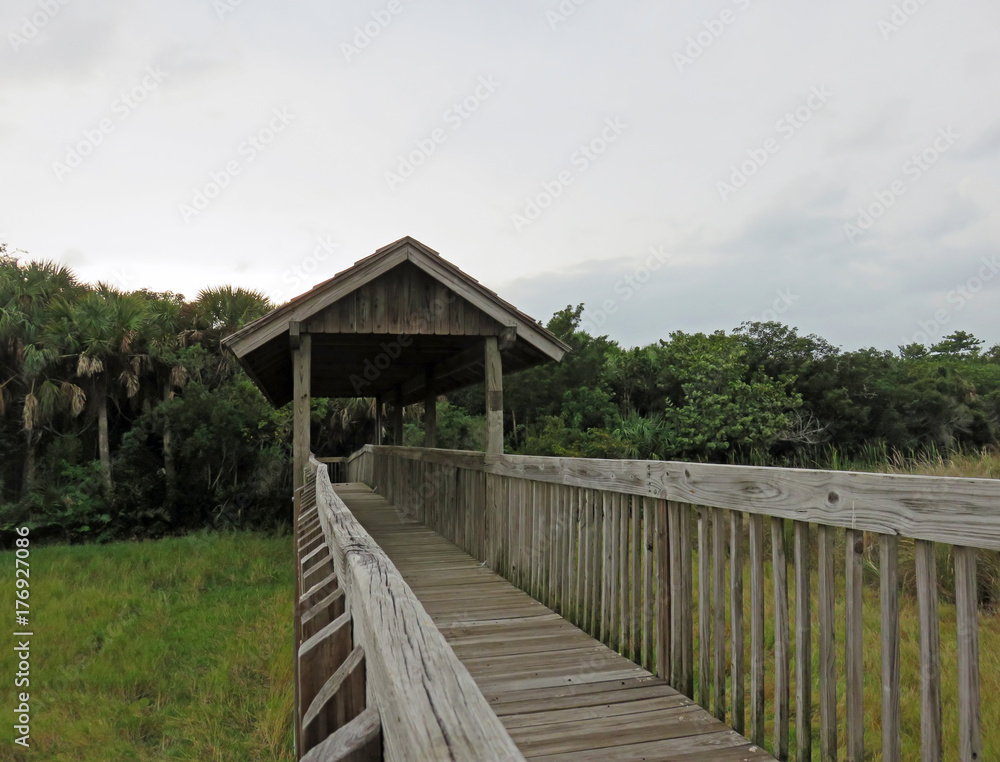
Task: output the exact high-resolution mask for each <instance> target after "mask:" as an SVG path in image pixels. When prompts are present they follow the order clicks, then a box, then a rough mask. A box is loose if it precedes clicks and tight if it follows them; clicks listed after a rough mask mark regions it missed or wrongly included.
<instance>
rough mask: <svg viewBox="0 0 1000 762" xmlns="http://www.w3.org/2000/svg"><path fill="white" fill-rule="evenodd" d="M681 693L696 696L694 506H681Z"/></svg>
mask: <svg viewBox="0 0 1000 762" xmlns="http://www.w3.org/2000/svg"><path fill="white" fill-rule="evenodd" d="M681 508H682V510H681V521H680V526H681V594H682V595H683V596H684V597H683V602H682V605H681V619H682V624H681V643H682V648H681V654H682V663H681V686H682V689H681V693H683V694H684V695H685V696H694V573H693V566H692V562H691V514H692V513H693V512H694V509H693V507H692V506H688V505H682V506H681Z"/></svg>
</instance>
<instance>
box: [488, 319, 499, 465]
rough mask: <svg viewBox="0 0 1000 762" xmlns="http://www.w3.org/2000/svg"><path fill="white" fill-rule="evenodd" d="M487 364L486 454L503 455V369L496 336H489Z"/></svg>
mask: <svg viewBox="0 0 1000 762" xmlns="http://www.w3.org/2000/svg"><path fill="white" fill-rule="evenodd" d="M485 345H486V346H485V358H484V360H485V363H486V454H487V455H502V454H503V368H502V362H501V359H500V349H499V345H498V343H497V337H496V336H487V337H486V342H485Z"/></svg>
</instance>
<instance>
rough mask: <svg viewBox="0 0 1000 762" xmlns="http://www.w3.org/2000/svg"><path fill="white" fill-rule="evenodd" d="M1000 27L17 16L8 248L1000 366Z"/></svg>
mask: <svg viewBox="0 0 1000 762" xmlns="http://www.w3.org/2000/svg"><path fill="white" fill-rule="evenodd" d="M998 29H1000V4H997V3H996V2H995V0H949V1H948V2H944V0H923V1H922V2H918V0H906V2H901V3H900V2H893V1H891V0H843V1H842V2H838V3H826V4H820V3H801V2H791V1H790V0H783V1H782V0H769V1H767V2H765V1H764V0H714V1H712V2H698V3H695V2H688V3H683V2H676V1H674V2H665V1H664V0H648V1H645V2H640V1H633V2H609V1H608V0H563V2H558V0H552V1H550V2H544V1H529V0H504V2H490V3H486V2H457V0H455V1H453V2H444V1H443V0H385V1H381V0H377V1H375V2H352V3H343V2H341V3H329V2H320V0H300V1H299V2H294V3H278V2H274V1H273V0H272V1H271V2H267V1H266V0H242V1H241V0H171V1H170V2H165V1H164V2H158V3H153V2H143V1H142V0H133V1H126V0H120V1H119V2H111V1H102V0H4V2H3V7H2V11H0V31H2V32H3V34H4V37H5V39H4V40H3V41H0V49H2V51H3V52H2V53H0V66H2V78H0V168H2V179H3V182H2V184H0V241H6V242H7V243H8V244H9V245H10V247H11V248H17V249H21V250H24V251H26V252H27V253H28V255H29V256H31V257H34V258H48V259H55V260H58V261H61V262H64V263H66V264H68V265H70V266H72V267H73V268H74V269H75V270H76V272H77V273H78V274H79V275H80V276H81V277H83V278H85V279H87V280H91V281H96V280H104V281H109V282H112V283H114V284H116V285H118V286H119V287H122V288H128V289H135V288H142V287H147V288H151V289H154V290H173V291H178V292H182V293H184V294H186V295H187V296H188V297H189V298H193V297H194V296H196V294H197V292H198V291H199V290H200V289H202V288H204V287H208V286H215V285H222V284H233V285H239V286H244V287H249V288H256V289H260V290H262V291H264V292H265V293H268V294H270V295H271V296H272V297H273V298H275V299H276V300H277V301H282V300H287V299H288V298H290V297H292V296H294V295H296V294H298V293H300V292H302V291H304V290H306V289H307V288H309V287H311V286H312V285H314V284H315V283H316V282H319V281H321V280H325V279H326V278H328V277H330V276H332V275H333V274H334V273H335V272H337V271H339V270H342V269H344V268H345V267H347V266H349V265H350V264H352V263H353V262H354V261H356V260H357V259H360V258H361V257H363V256H365V255H367V254H369V253H371V252H372V251H374V250H375V249H376V248H378V247H380V246H382V245H384V244H386V243H389V242H391V241H393V240H396V239H397V238H399V237H401V236H403V235H412V236H414V237H416V238H418V239H420V240H421V241H423V242H424V243H426V244H427V245H428V246H430V247H432V248H434V249H436V250H437V251H439V252H440V253H441V254H442V255H443V256H444V257H446V258H447V259H449V260H451V261H452V262H454V263H455V264H457V265H458V266H459V267H461V268H463V269H464V270H466V271H467V272H468V273H470V274H471V275H473V276H474V277H476V278H478V279H479V280H480V281H482V282H484V283H485V284H486V285H488V286H490V287H491V288H494V289H495V290H497V291H498V292H499V293H500V294H501V296H504V297H505V298H507V299H509V300H510V301H512V302H514V303H515V304H516V305H517V306H519V307H521V308H522V309H524V310H525V311H527V312H528V313H529V314H532V315H534V316H535V317H537V318H540V319H542V320H545V319H547V318H548V317H549V316H550V315H551V314H552V313H553V312H554V311H555V310H557V309H560V308H561V307H564V306H565V305H567V304H570V303H573V304H576V303H579V302H584V303H586V305H587V308H588V309H587V312H586V313H585V314H586V317H587V326H588V328H589V329H590V330H591V331H592V332H597V333H602V334H604V333H606V334H608V335H609V336H611V337H612V338H613V339H616V340H617V341H619V342H621V343H622V344H625V345H634V344H643V343H648V342H651V341H655V340H656V339H657V338H660V337H665V336H667V335H668V334H669V332H670V331H674V330H685V331H696V330H697V331H712V330H716V329H727V330H728V329H732V328H734V327H735V326H737V325H739V324H740V323H741V322H743V321H745V320H755V319H768V318H777V319H779V320H781V321H783V322H785V323H788V324H790V325H794V326H797V327H798V328H799V329H800V330H801V331H803V332H806V333H817V334H820V335H821V336H824V337H826V338H828V339H829V340H831V341H832V342H833V343H834V344H837V345H840V346H843V347H844V348H845V349H854V348H857V347H861V346H877V347H880V348H891V349H895V347H896V346H897V345H899V344H902V343H908V342H909V341H912V340H914V339H916V340H928V339H929V340H931V341H933V340H936V339H938V338H939V337H940V336H942V335H944V334H946V333H950V332H951V331H953V330H956V329H964V330H969V331H972V332H973V333H975V334H976V335H978V336H979V337H981V338H983V339H985V340H986V341H987V342H988V344H993V343H997V342H1000V321H997V319H996V318H997V315H998V307H1000V278H998V277H995V276H996V275H997V274H998V273H1000V246H998V243H1000V215H998V214H997V211H996V210H997V208H998V202H1000V118H998V116H1000V114H998V110H1000V107H998V103H1000V98H998V95H1000V45H998V44H997V41H996V40H997V32H998Z"/></svg>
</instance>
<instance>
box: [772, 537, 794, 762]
mask: <svg viewBox="0 0 1000 762" xmlns="http://www.w3.org/2000/svg"><path fill="white" fill-rule="evenodd" d="M771 551H772V565H773V577H774V756H775V757H777V758H778V759H779V760H784V759H788V733H789V715H790V706H789V705H790V676H791V670H790V665H789V647H790V643H789V634H788V633H789V626H788V562H787V559H786V554H785V521H784V519H779V518H772V519H771Z"/></svg>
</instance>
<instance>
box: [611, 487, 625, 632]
mask: <svg viewBox="0 0 1000 762" xmlns="http://www.w3.org/2000/svg"><path fill="white" fill-rule="evenodd" d="M608 502H609V504H610V506H611V537H610V543H611V548H610V551H611V556H610V559H611V560H610V564H609V569H608V572H609V579H608V592H609V595H610V600H609V604H608V607H609V609H610V616H611V622H610V623H609V624H610V628H611V630H610V641H609V642H608V645H609V646H610V647H611V648H612V649H613V650H615V651H619V652H620V651H621V637H622V619H621V592H622V589H621V572H622V545H621V537H622V518H621V517H622V501H621V495H620V494H618V493H616V492H611V493H608Z"/></svg>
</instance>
